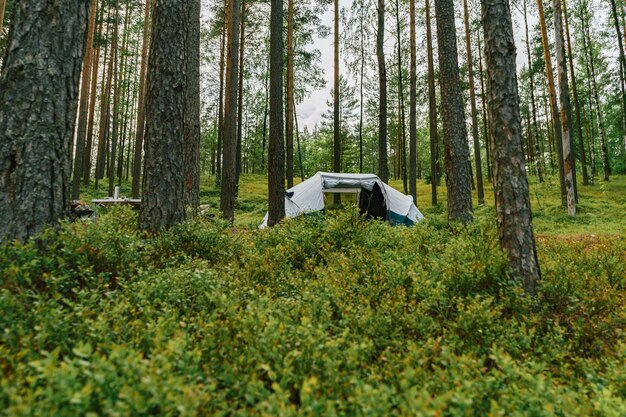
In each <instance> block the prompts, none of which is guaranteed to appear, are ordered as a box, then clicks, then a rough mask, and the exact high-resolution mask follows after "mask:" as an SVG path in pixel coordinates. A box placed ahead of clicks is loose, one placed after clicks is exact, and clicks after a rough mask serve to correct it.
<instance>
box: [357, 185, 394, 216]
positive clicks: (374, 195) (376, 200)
mask: <svg viewBox="0 0 626 417" xmlns="http://www.w3.org/2000/svg"><path fill="white" fill-rule="evenodd" d="M359 213H360V214H361V216H365V218H366V219H377V220H387V204H386V203H385V196H384V195H383V192H382V190H381V189H380V187H379V186H378V184H374V187H373V188H372V191H369V190H368V189H366V188H363V189H362V190H361V194H360V198H359Z"/></svg>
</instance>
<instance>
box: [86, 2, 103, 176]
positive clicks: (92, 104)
mask: <svg viewBox="0 0 626 417" xmlns="http://www.w3.org/2000/svg"><path fill="white" fill-rule="evenodd" d="M104 5H105V2H104V1H103V2H102V4H101V6H100V12H99V13H98V15H99V19H100V23H98V35H99V36H100V37H102V28H103V27H104ZM105 60H106V57H105ZM99 64H100V45H99V44H98V46H97V47H96V53H95V55H94V57H93V64H92V69H91V98H90V99H89V115H88V117H87V119H88V120H89V122H88V126H87V144H86V145H85V152H84V155H83V169H82V173H83V185H84V186H85V187H87V186H89V179H90V177H91V159H92V150H93V130H94V121H95V117H94V116H95V114H96V98H97V94H98V69H99V66H100V65H99Z"/></svg>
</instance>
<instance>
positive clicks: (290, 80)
mask: <svg viewBox="0 0 626 417" xmlns="http://www.w3.org/2000/svg"><path fill="white" fill-rule="evenodd" d="M294 2H295V0H288V12H287V91H286V103H285V113H286V114H285V127H286V131H285V148H286V159H287V172H286V175H287V188H291V187H293V119H294V109H295V103H294V91H293V90H294V74H293V72H294V39H293V31H294V27H293V26H294Z"/></svg>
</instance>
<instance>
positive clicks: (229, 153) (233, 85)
mask: <svg viewBox="0 0 626 417" xmlns="http://www.w3.org/2000/svg"><path fill="white" fill-rule="evenodd" d="M240 18H241V1H240V0H230V1H229V4H228V36H227V38H228V48H227V53H226V55H227V57H226V88H225V90H226V96H225V103H224V136H223V146H224V161H223V166H222V195H221V200H220V210H221V211H222V216H223V217H224V219H226V220H227V221H229V222H230V223H232V222H233V221H234V220H235V201H236V199H237V86H238V82H237V81H238V78H239V19H240Z"/></svg>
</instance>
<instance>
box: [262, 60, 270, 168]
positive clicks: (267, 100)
mask: <svg viewBox="0 0 626 417" xmlns="http://www.w3.org/2000/svg"><path fill="white" fill-rule="evenodd" d="M269 82H270V63H269V60H268V62H267V68H266V71H265V100H264V101H263V105H264V108H263V138H262V140H261V142H262V143H261V172H262V173H265V148H266V147H267V143H266V142H267V118H268V116H269V105H270V104H269V103H270V86H269Z"/></svg>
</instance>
